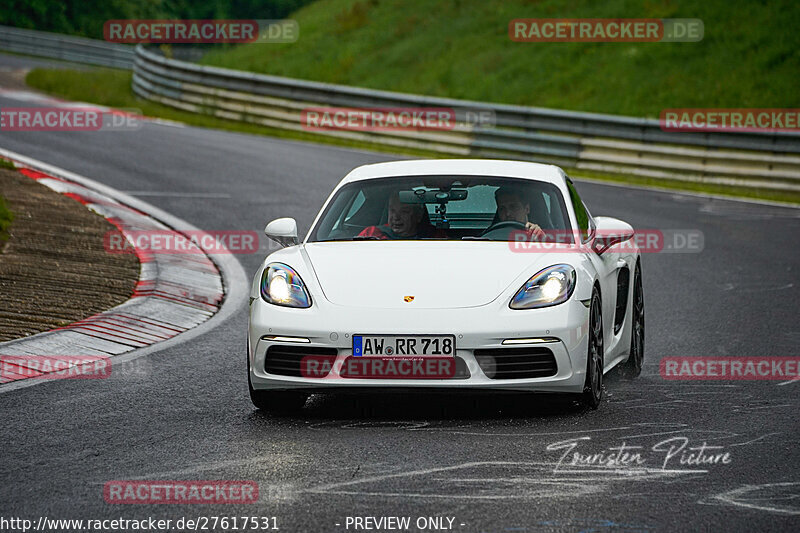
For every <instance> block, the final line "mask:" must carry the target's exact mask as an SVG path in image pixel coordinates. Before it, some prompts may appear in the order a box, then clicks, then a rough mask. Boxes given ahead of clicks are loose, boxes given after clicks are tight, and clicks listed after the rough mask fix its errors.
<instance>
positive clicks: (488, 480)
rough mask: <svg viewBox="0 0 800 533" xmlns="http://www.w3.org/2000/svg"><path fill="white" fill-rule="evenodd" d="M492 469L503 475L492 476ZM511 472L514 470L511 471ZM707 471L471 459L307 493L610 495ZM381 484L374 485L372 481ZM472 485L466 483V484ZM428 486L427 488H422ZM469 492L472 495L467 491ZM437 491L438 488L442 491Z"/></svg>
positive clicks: (492, 497)
mask: <svg viewBox="0 0 800 533" xmlns="http://www.w3.org/2000/svg"><path fill="white" fill-rule="evenodd" d="M486 469H489V470H490V472H486V474H489V475H483V473H481V472H476V473H475V475H474V476H470V475H469V474H467V476H464V475H463V474H464V473H468V471H469V470H473V471H474V470H486ZM492 469H500V470H502V471H503V472H502V473H503V474H504V475H500V476H498V475H492V474H494V473H493V472H491V470H492ZM509 471H510V472H509ZM705 472H706V471H705V470H693V469H678V470H675V469H664V470H662V469H660V468H643V467H629V468H592V469H564V468H559V469H558V470H556V471H554V470H553V464H552V463H543V462H518V461H484V462H468V463H461V464H457V465H453V466H444V467H435V468H427V469H419V470H410V471H405V472H399V473H394V474H384V475H378V476H371V477H366V478H361V479H356V480H351V481H343V482H338V483H330V484H325V485H318V486H316V487H311V488H309V489H306V490H305V491H304V492H308V493H313V494H339V495H358V496H377V497H401V498H415V497H417V498H437V499H451V500H463V499H466V500H470V501H496V500H507V499H531V498H541V497H545V498H547V497H565V496H581V495H588V494H595V493H605V491H606V490H607V488H608V487H607V485H609V484H611V483H614V482H617V481H630V480H637V481H644V480H652V481H656V480H657V481H662V480H663V481H666V480H675V479H676V478H678V477H682V476H684V475H696V474H703V473H705ZM417 477H422V478H423V479H418V480H416V481H412V482H410V483H409V485H408V488H409V490H408V491H403V490H402V488H403V487H402V486H400V487H396V488H395V487H391V488H390V487H388V486H387V483H386V482H387V481H389V480H401V481H404V480H407V479H410V478H417ZM370 484H372V485H378V486H380V487H381V488H380V489H377V487H376V488H373V489H371V488H369V485H370ZM465 485H467V486H465ZM421 486H422V487H425V490H423V491H422V492H420V491H419V487H421ZM466 490H469V491H470V493H467V492H466ZM437 491H438V492H437Z"/></svg>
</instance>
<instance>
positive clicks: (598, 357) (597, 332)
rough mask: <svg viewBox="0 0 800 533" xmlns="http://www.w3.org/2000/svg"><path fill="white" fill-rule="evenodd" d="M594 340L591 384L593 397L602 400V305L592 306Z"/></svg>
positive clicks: (592, 341)
mask: <svg viewBox="0 0 800 533" xmlns="http://www.w3.org/2000/svg"><path fill="white" fill-rule="evenodd" d="M591 329H592V339H591V352H590V354H591V368H592V375H591V382H590V386H591V388H592V395H593V396H594V397H595V398H600V389H601V388H602V386H603V320H602V318H601V315H600V303H599V302H598V301H595V302H593V305H592V325H591Z"/></svg>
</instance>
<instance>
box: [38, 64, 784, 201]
mask: <svg viewBox="0 0 800 533" xmlns="http://www.w3.org/2000/svg"><path fill="white" fill-rule="evenodd" d="M25 81H26V83H27V84H28V85H30V86H31V87H34V88H36V89H39V90H42V91H44V92H46V93H49V94H52V95H55V96H59V97H62V98H65V99H67V100H73V101H83V102H90V103H94V104H100V105H105V106H110V107H117V108H127V109H137V110H139V111H141V112H142V113H143V114H144V115H146V116H150V117H159V118H165V119H169V120H176V121H179V122H183V123H186V124H190V125H193V126H199V127H206V128H216V129H222V130H227V131H233V132H240V133H249V134H256V135H267V136H271V137H282V138H287V139H294V140H302V141H311V142H318V143H324V144H333V145H337V146H345V147H349V148H358V149H365V150H374V151H379V152H392V153H397V154H403V155H411V156H418V157H434V158H441V157H444V156H442V155H440V154H437V153H434V152H428V151H425V150H411V149H399V148H387V147H386V146H382V145H379V144H375V143H365V142H358V141H348V140H345V139H338V138H334V137H328V136H325V135H316V134H313V133H305V132H294V131H285V130H279V129H274V128H267V127H263V126H258V125H255V124H247V123H243V122H236V121H230V120H223V119H218V118H215V117H210V116H207V115H199V114H195V113H187V112H184V111H180V110H177V109H173V108H171V107H167V106H164V105H160V104H156V103H152V102H148V101H147V100H142V99H140V98H137V97H136V95H134V94H133V92H132V91H131V74H130V73H129V72H125V71H120V70H111V69H101V70H92V71H71V70H56V69H35V70H33V71H31V72H30V73H29V74H28V76H27V78H26V80H25ZM565 170H566V171H567V172H568V173H569V174H570V175H575V176H577V177H578V178H580V177H587V178H591V179H598V180H604V181H610V182H617V183H629V184H635V185H642V186H647V187H661V188H668V189H676V190H688V191H695V192H700V193H711V194H722V195H728V196H735V197H745V198H755V199H761V200H770V201H778V202H788V203H796V204H800V193H796V192H788V191H771V190H766V189H764V190H762V189H752V188H747V187H730V186H723V185H713V184H706V183H691V182H683V181H678V180H660V179H658V180H657V179H650V178H642V177H637V176H631V175H627V174H611V173H601V172H594V171H586V170H576V169H569V168H566V169H565Z"/></svg>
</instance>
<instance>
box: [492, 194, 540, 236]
mask: <svg viewBox="0 0 800 533" xmlns="http://www.w3.org/2000/svg"><path fill="white" fill-rule="evenodd" d="M523 198H524V195H523V194H522V192H521V191H519V190H517V189H514V188H511V187H508V186H503V187H499V188H498V189H497V190H496V191H495V192H494V200H495V202H496V203H497V220H498V223H500V222H518V223H520V224H522V225H523V226H525V231H526V232H527V233H528V235H529V236H531V237H535V238H537V239H544V238H545V233H544V230H543V229H542V228H541V227H539V225H538V224H534V223H533V222H530V221H529V220H528V216H529V215H530V212H531V206H530V205H529V204H528V203H527V202H524V201H523Z"/></svg>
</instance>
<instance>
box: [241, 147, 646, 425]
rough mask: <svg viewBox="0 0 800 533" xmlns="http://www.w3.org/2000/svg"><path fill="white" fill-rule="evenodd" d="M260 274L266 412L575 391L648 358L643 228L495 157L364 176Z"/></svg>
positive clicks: (345, 185) (533, 169)
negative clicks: (403, 396)
mask: <svg viewBox="0 0 800 533" xmlns="http://www.w3.org/2000/svg"><path fill="white" fill-rule="evenodd" d="M265 233H266V234H267V236H268V237H269V238H271V239H273V240H275V241H276V242H278V243H280V244H281V245H283V246H284V248H282V249H281V250H279V251H277V252H274V253H272V254H270V255H269V256H268V257H267V258H266V260H265V261H264V263H263V264H262V265H261V267H260V268H259V269H258V272H257V273H256V275H255V278H254V279H253V284H252V289H251V292H250V324H249V332H248V350H247V351H248V354H247V355H248V357H247V362H248V381H249V385H250V396H251V399H252V401H253V403H254V404H255V405H256V407H258V408H260V409H267V410H289V409H297V408H300V407H302V405H303V404H304V403H305V401H306V399H307V398H308V395H309V394H311V393H317V392H324V391H334V390H343V389H350V390H352V389H373V390H375V389H382V390H388V389H390V388H404V389H405V388H425V389H428V388H437V389H441V388H446V389H464V390H476V389H489V390H515V391H543V392H568V393H575V394H576V397H579V398H580V399H581V400H582V401H583V402H584V403H585V404H586V405H588V406H590V407H591V408H597V407H598V405H599V403H600V400H601V396H602V392H603V374H604V373H607V372H608V371H609V370H611V369H612V368H614V367H615V366H617V365H622V370H623V375H626V376H628V377H635V376H637V375H638V374H639V372H640V371H641V367H642V359H643V355H644V297H643V293H642V270H641V264H640V250H639V248H638V247H637V246H636V245H635V243H634V240H633V239H632V237H633V235H634V230H633V228H632V227H631V226H630V225H629V224H626V223H625V222H622V221H621V220H617V219H614V218H609V217H592V216H591V215H590V214H589V211H588V210H587V209H586V206H585V205H584V204H583V202H582V201H581V199H580V197H579V196H578V192H577V191H576V189H575V187H574V185H573V183H572V181H571V180H570V179H569V177H567V175H566V174H565V173H564V171H563V170H561V169H560V168H558V167H556V166H552V165H541V164H536V163H524V162H516V161H492V160H439V161H437V160H425V161H398V162H390V163H380V164H375V165H366V166H362V167H358V168H356V169H354V170H353V171H351V172H350V173H349V174H348V175H347V176H345V177H344V179H342V181H341V182H340V183H339V184H338V185H337V186H336V188H335V189H334V190H333V192H332V193H331V195H330V197H329V198H328V200H327V201H326V202H325V205H324V206H323V208H322V210H321V211H320V213H319V214H318V215H317V217H316V220H315V221H314V224H313V226H312V228H311V230H310V231H309V233H308V235H306V237H305V240H304V241H303V242H299V241H298V238H297V224H296V222H295V220H294V219H292V218H281V219H277V220H274V221H272V222H270V223H269V224H268V225H267V227H266V228H265Z"/></svg>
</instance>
